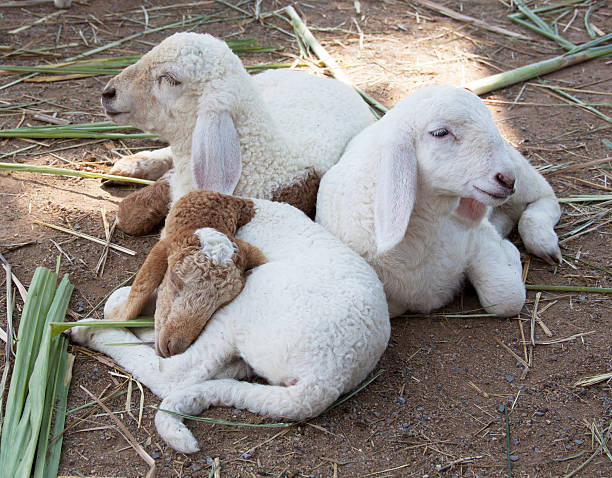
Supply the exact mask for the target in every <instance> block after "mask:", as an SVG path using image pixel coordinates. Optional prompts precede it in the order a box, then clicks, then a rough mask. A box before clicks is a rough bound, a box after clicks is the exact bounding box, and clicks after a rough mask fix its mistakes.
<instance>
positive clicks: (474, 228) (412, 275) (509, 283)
mask: <svg viewBox="0 0 612 478" xmlns="http://www.w3.org/2000/svg"><path fill="white" fill-rule="evenodd" d="M490 207H493V208H495V209H493V214H492V216H491V219H492V221H493V222H492V221H490V220H489V219H488V218H487V216H488V214H489V211H490ZM559 216H560V208H559V204H558V202H557V200H556V198H555V195H554V193H553V191H552V189H551V187H550V185H549V184H548V183H547V182H546V181H545V180H544V178H543V177H542V176H541V175H540V174H539V173H538V172H537V171H536V170H535V169H534V168H532V167H531V166H530V165H529V163H528V162H527V161H526V160H525V158H523V157H522V156H521V154H520V153H518V151H516V150H515V149H514V148H512V147H511V146H510V145H509V144H508V143H507V142H506V141H504V139H503V138H502V137H501V135H500V134H499V131H498V130H497V128H496V126H495V124H494V122H493V119H492V117H491V114H490V112H489V110H488V109H487V107H486V106H485V104H484V103H483V102H482V101H481V100H480V99H479V98H478V97H477V96H476V95H474V94H473V93H471V92H469V91H467V90H464V89H461V88H453V87H445V86H434V87H427V88H423V89H420V90H418V91H417V92H416V93H414V94H412V95H411V96H409V97H407V98H405V99H404V100H402V101H400V102H399V103H398V104H397V105H396V106H395V107H394V108H393V109H392V110H391V111H390V112H388V113H387V114H386V115H385V116H384V117H383V118H382V119H381V120H380V121H378V122H377V123H376V124H374V125H372V126H370V127H368V128H366V129H365V130H364V131H362V132H361V133H360V134H359V135H357V136H356V137H355V138H354V139H353V140H352V141H351V142H350V143H349V145H348V146H347V149H346V152H345V153H344V155H343V156H342V158H341V159H340V161H339V162H338V163H337V164H336V165H335V166H334V167H333V168H331V169H330V170H329V171H328V172H327V174H326V175H325V176H324V177H323V179H322V181H321V185H320V189H319V196H318V201H317V218H316V220H317V222H319V223H320V224H322V225H323V226H324V227H325V228H326V229H327V230H329V231H331V232H332V233H333V234H335V235H336V236H337V237H338V238H340V239H341V240H342V241H344V242H345V243H346V244H348V245H349V246H351V247H352V248H353V249H354V250H355V251H357V252H358V253H359V254H361V255H362V256H363V257H364V258H365V259H366V260H367V261H368V262H369V263H370V264H371V265H372V266H373V267H374V269H375V270H376V271H377V272H378V276H379V278H380V279H381V281H382V282H383V284H384V287H385V292H386V294H387V300H388V302H389V312H390V315H391V316H392V317H393V316H397V315H400V314H402V313H403V312H405V311H407V310H410V311H417V312H429V311H431V310H432V309H435V308H438V307H441V306H443V305H445V304H446V303H448V302H450V301H451V299H452V298H453V296H454V295H455V294H456V293H457V291H458V290H459V289H460V287H461V286H462V284H463V282H464V281H465V279H466V278H467V279H468V280H469V281H470V282H471V283H472V284H473V285H474V287H475V288H476V291H477V293H478V297H479V299H480V302H481V304H482V305H483V307H484V308H485V309H486V310H487V311H488V312H491V313H494V314H497V315H500V316H509V315H513V314H516V313H518V312H519V311H520V310H521V308H522V306H523V304H524V301H525V289H524V286H523V283H522V281H521V263H520V256H519V252H518V250H517V249H516V248H515V247H514V246H513V245H512V244H511V243H510V242H509V241H507V240H505V239H503V238H502V235H500V232H498V231H497V230H496V229H495V227H494V225H493V224H496V225H498V227H499V228H500V229H501V230H502V234H504V235H505V234H507V233H508V232H509V230H510V229H511V228H512V227H513V226H514V224H515V223H516V221H517V220H518V224H519V232H520V234H521V237H522V239H523V242H524V244H525V245H526V247H527V249H528V250H529V251H530V252H532V253H533V254H535V255H538V256H540V257H542V258H544V259H546V260H548V261H551V262H552V261H556V262H558V261H559V259H560V257H561V254H560V251H559V247H558V241H557V236H556V234H555V232H554V229H553V227H554V225H555V224H556V223H557V221H558V220H559Z"/></svg>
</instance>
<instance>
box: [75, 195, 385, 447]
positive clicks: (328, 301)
mask: <svg viewBox="0 0 612 478" xmlns="http://www.w3.org/2000/svg"><path fill="white" fill-rule="evenodd" d="M254 203H255V209H256V213H255V216H254V217H253V219H251V221H250V222H249V223H248V224H246V225H244V226H243V227H241V228H240V229H239V231H238V233H237V234H236V237H237V238H239V239H242V240H243V241H246V242H249V243H251V244H253V245H254V246H256V247H257V248H259V249H260V250H261V252H262V253H263V254H264V255H265V256H266V258H267V262H266V264H264V265H262V266H259V267H257V268H255V269H253V270H252V272H251V273H250V274H249V276H248V278H247V281H246V284H245V287H244V289H243V290H242V292H241V293H240V294H239V295H238V296H237V297H236V298H235V299H234V300H233V301H232V302H230V303H229V304H227V305H226V306H224V307H222V308H221V309H219V310H218V311H217V312H216V313H215V314H214V315H213V317H212V318H211V320H210V321H209V322H208V324H207V325H206V327H205V328H204V330H203V332H202V333H201V334H200V336H199V337H198V338H197V339H196V341H195V342H194V343H193V344H192V345H191V346H190V347H189V348H188V349H187V350H186V351H185V352H183V353H182V354H178V355H175V356H173V357H170V358H161V357H159V356H157V355H156V354H155V351H154V349H153V348H152V347H150V346H149V345H146V344H142V345H137V346H131V347H113V346H112V345H109V344H114V343H120V342H134V340H135V338H134V336H133V335H132V334H131V333H130V332H129V331H127V330H126V329H110V328H108V329H103V328H98V329H94V328H93V327H92V328H88V327H75V328H74V329H73V330H72V336H73V339H74V340H75V341H77V342H79V343H82V344H84V345H87V346H89V347H91V348H93V349H95V350H97V351H100V352H103V353H105V354H107V355H109V356H111V357H112V358H113V359H114V360H115V361H116V362H117V363H118V364H119V365H120V366H121V367H123V368H124V369H125V370H127V371H128V372H129V373H131V374H132V375H133V376H134V378H135V379H137V380H138V381H140V382H141V383H143V384H144V385H146V386H147V387H149V388H150V389H151V391H152V392H153V393H155V394H156V395H157V396H159V397H161V398H162V399H163V401H162V403H161V405H160V408H162V409H165V410H170V411H175V412H179V413H186V414H195V415H198V414H200V413H201V412H202V411H203V410H205V409H206V408H208V407H209V406H218V405H222V406H228V407H236V408H240V409H247V410H250V411H251V412H254V413H259V414H262V415H273V416H281V417H285V418H287V419H292V420H303V419H306V418H308V417H312V416H316V415H318V414H320V413H322V412H323V411H324V410H325V409H326V408H327V407H328V406H329V405H331V404H332V403H333V402H334V401H335V400H336V399H337V398H338V397H339V396H340V395H341V394H343V393H346V392H349V391H350V390H352V389H354V388H355V387H356V386H357V385H358V384H359V383H360V382H361V381H363V380H364V379H365V378H366V377H367V375H368V374H369V373H370V371H371V370H372V369H373V368H374V366H375V365H376V362H377V361H378V359H379V358H380V356H381V355H382V353H383V351H384V350H385V348H386V346H387V342H388V340H389V334H390V323H389V316H388V313H387V303H386V301H385V294H384V290H383V288H382V284H381V283H380V281H379V280H378V278H377V277H376V273H375V272H374V271H373V270H372V268H371V267H370V266H368V264H367V263H366V262H365V260H363V259H362V258H361V257H359V255H358V254H356V253H355V252H353V251H352V250H351V249H349V248H348V247H347V246H345V245H344V244H342V243H341V242H340V241H339V240H338V239H336V238H334V237H333V236H332V235H331V234H330V233H328V232H327V231H325V230H324V229H323V228H322V227H321V226H319V225H318V224H314V223H313V222H312V221H310V220H309V219H308V218H307V217H306V216H305V215H304V214H303V213H302V212H301V211H298V210H297V209H295V208H294V207H292V206H289V205H288V204H282V203H274V202H270V201H265V200H260V199H258V200H254ZM126 291H129V288H123V289H119V290H117V291H115V292H114V293H113V294H112V295H111V298H110V299H109V300H110V301H111V302H113V303H114V304H117V303H120V302H121V301H122V300H123V301H124V300H125V299H127V292H126ZM251 371H254V372H255V373H256V374H257V375H258V376H260V377H262V378H264V379H265V380H266V381H267V382H268V383H267V384H259V383H249V382H245V381H241V380H242V379H244V378H246V377H247V376H248V375H250V373H251ZM155 422H156V425H157V430H158V432H159V434H160V435H161V436H162V438H164V440H166V441H167V442H168V444H170V445H171V446H172V447H173V448H175V449H176V450H179V451H182V452H185V453H193V452H195V451H197V450H198V444H197V441H196V440H195V438H194V437H193V435H192V434H191V432H190V431H189V429H188V428H187V427H186V426H185V425H184V424H183V423H182V421H181V419H180V418H179V417H177V416H174V415H169V414H165V413H163V412H158V414H157V416H156V419H155Z"/></svg>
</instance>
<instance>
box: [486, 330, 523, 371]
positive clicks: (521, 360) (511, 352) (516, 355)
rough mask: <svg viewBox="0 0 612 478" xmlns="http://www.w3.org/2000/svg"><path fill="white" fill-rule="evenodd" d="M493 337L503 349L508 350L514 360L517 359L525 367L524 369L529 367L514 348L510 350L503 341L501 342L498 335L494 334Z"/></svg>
mask: <svg viewBox="0 0 612 478" xmlns="http://www.w3.org/2000/svg"><path fill="white" fill-rule="evenodd" d="M493 339H494V340H495V342H497V343H498V344H499V345H501V346H502V347H503V348H504V350H506V351H507V352H509V353H510V355H512V356H513V357H514V358H515V359H516V360H518V361H519V362H520V363H521V364H522V365H523V367H525V368H526V369H529V364H528V363H527V362H525V361H524V360H523V359H522V358H521V357H520V356H519V355H518V354H517V353H516V352H515V351H514V350H512V349H511V348H510V347H508V346H507V345H506V344H505V343H503V342H502V341H501V339H500V338H499V337H497V336H495V337H493Z"/></svg>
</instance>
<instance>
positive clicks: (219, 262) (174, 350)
mask: <svg viewBox="0 0 612 478" xmlns="http://www.w3.org/2000/svg"><path fill="white" fill-rule="evenodd" d="M254 214H255V209H254V204H253V201H251V200H249V199H243V198H238V197H234V196H227V195H224V194H220V193H217V192H213V191H194V192H191V193H188V194H186V195H185V196H183V197H182V198H181V199H179V200H178V201H177V202H176V204H175V205H174V206H173V207H172V209H171V210H170V213H169V214H168V218H167V219H166V229H165V237H164V238H163V239H160V241H159V242H158V243H157V244H156V245H155V246H154V247H153V249H152V250H151V252H150V253H149V255H148V256H147V258H146V260H145V262H144V264H143V265H142V267H141V268H140V270H139V271H138V274H137V275H136V278H135V280H134V284H133V285H132V288H131V289H130V294H129V298H128V300H127V302H126V303H125V304H124V305H123V306H119V307H116V308H115V309H114V310H113V311H112V312H111V314H110V317H109V318H110V319H112V320H130V319H133V318H135V317H136V316H138V314H139V313H140V312H141V310H142V309H143V307H144V306H145V304H146V302H147V300H148V299H149V298H150V297H151V295H152V294H153V293H154V292H155V289H156V288H158V287H159V289H158V291H157V303H156V310H155V345H156V350H157V353H158V354H159V355H162V356H164V357H168V356H171V355H176V354H178V353H181V352H183V351H184V350H185V349H186V348H187V347H188V346H189V345H190V344H191V343H192V342H193V341H194V340H195V339H196V337H197V336H198V335H199V334H200V332H201V331H202V329H203V328H204V326H205V325H206V322H208V320H209V319H210V317H211V316H212V315H213V313H214V312H215V311H216V310H217V309H219V308H220V307H222V306H223V305H225V304H227V303H228V302H230V301H231V300H232V299H234V298H235V297H236V296H237V295H238V294H239V293H240V291H241V290H242V288H243V287H244V284H245V281H246V277H245V273H246V271H247V270H248V269H252V268H253V267H256V266H259V265H262V264H264V263H265V262H266V258H265V256H264V255H263V253H262V252H261V251H260V250H259V249H258V248H257V247H255V246H253V245H251V244H249V243H248V242H245V241H242V240H240V239H238V238H236V237H234V235H235V234H236V231H237V230H238V229H239V228H240V227H242V226H244V225H245V224H247V223H248V222H249V221H250V220H251V219H252V218H253V216H254ZM206 238H209V239H210V242H209V243H207V242H206V240H205V239H206ZM228 251H229V252H228ZM185 283H191V284H193V283H197V284H198V287H197V288H193V287H183V285H184V284H185Z"/></svg>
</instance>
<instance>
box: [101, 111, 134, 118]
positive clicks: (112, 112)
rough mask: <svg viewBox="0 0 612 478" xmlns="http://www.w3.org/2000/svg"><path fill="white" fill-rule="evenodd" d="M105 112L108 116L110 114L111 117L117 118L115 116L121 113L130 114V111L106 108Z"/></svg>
mask: <svg viewBox="0 0 612 478" xmlns="http://www.w3.org/2000/svg"><path fill="white" fill-rule="evenodd" d="M105 113H106V116H108V117H109V118H115V117H117V116H119V115H125V114H128V113H129V111H115V110H106V111H105Z"/></svg>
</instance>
